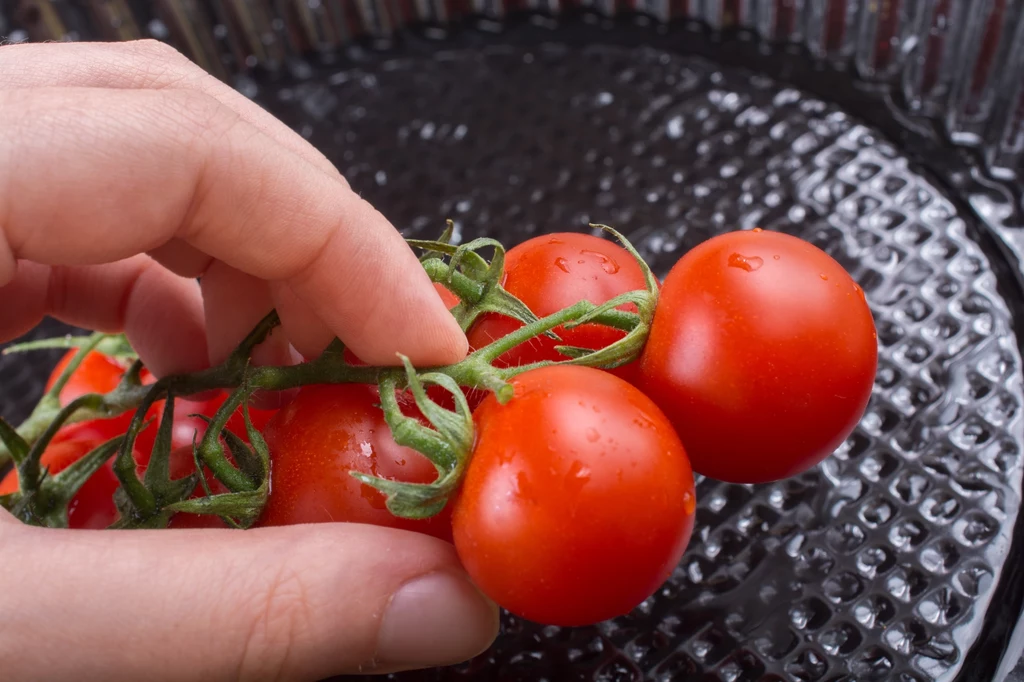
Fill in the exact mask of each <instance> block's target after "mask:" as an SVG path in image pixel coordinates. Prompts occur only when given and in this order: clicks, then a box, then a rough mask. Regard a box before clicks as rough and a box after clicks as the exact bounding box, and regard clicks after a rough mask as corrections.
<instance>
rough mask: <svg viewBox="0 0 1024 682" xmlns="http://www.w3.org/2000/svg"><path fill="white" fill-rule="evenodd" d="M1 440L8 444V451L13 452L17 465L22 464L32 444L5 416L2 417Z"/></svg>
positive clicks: (12, 457) (0, 419)
mask: <svg viewBox="0 0 1024 682" xmlns="http://www.w3.org/2000/svg"><path fill="white" fill-rule="evenodd" d="M0 441H2V442H3V444H4V445H5V446H7V451H8V452H9V453H10V454H11V459H13V460H14V465H15V466H18V465H20V464H21V463H22V462H24V461H25V458H26V457H28V451H29V450H30V449H31V446H30V445H29V444H28V442H27V441H26V440H25V439H24V438H22V437H21V436H20V435H19V434H18V432H17V431H15V430H14V427H13V426H11V425H10V424H8V423H7V421H6V420H5V419H4V418H3V417H0Z"/></svg>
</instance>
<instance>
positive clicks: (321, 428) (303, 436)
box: [258, 384, 451, 540]
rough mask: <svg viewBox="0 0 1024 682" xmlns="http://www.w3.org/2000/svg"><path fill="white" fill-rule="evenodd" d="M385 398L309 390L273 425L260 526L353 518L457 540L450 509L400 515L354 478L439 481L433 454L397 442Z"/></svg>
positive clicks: (357, 388)
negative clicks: (426, 516) (353, 473)
mask: <svg viewBox="0 0 1024 682" xmlns="http://www.w3.org/2000/svg"><path fill="white" fill-rule="evenodd" d="M379 401H380V398H379V394H378V393H377V389H376V388H375V387H373V386H367V385H364V384H341V385H334V386H306V387H304V388H302V389H301V390H300V391H299V393H298V394H297V395H296V396H295V398H294V399H293V400H292V401H291V402H290V403H289V404H288V405H286V406H285V407H283V408H282V409H281V410H280V412H278V414H277V415H275V416H274V417H273V418H272V419H271V420H270V423H268V424H267V427H266V430H265V432H264V437H265V439H266V441H267V445H268V446H269V448H270V495H269V498H268V500H267V504H266V507H265V508H264V510H263V514H262V516H261V517H260V520H259V522H258V525H261V526H281V525H291V524H298V523H325V522H329V521H349V522H356V523H369V524H374V525H378V526H390V527H393V528H404V529H407V530H415V531H419V532H422V533H428V534H430V535H434V536H436V537H440V538H442V539H446V540H447V539H450V538H451V525H450V520H449V515H448V513H447V511H444V512H442V513H441V514H438V515H437V516H434V517H432V518H430V519H425V520H410V519H403V518H399V517H396V516H394V515H392V514H391V512H389V511H388V509H387V507H386V504H385V497H384V495H383V494H382V493H380V492H379V491H377V490H376V489H374V488H371V487H370V486H368V485H364V484H363V483H360V482H359V481H357V480H356V479H354V478H353V477H352V476H351V475H349V471H352V470H354V471H361V472H363V473H367V474H371V475H374V476H380V477H382V478H387V479H390V480H400V481H405V482H409V483H429V482H431V481H433V480H435V479H436V478H437V470H436V469H435V468H434V465H433V464H431V463H430V461H429V460H427V458H426V457H424V456H423V455H421V454H420V453H418V452H416V451H415V450H412V449H410V448H405V447H401V446H399V445H398V444H397V443H395V441H394V439H393V438H392V437H391V431H390V430H389V429H388V425H387V423H386V422H385V421H384V413H383V412H382V411H381V409H380V408H379V407H377V404H378V403H379Z"/></svg>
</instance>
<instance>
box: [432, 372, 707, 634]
mask: <svg viewBox="0 0 1024 682" xmlns="http://www.w3.org/2000/svg"><path fill="white" fill-rule="evenodd" d="M512 384H513V385H514V387H515V395H514V397H513V398H512V399H511V400H510V401H509V402H508V403H507V404H506V405H501V404H499V403H498V402H497V400H496V399H495V398H494V397H493V396H490V397H488V398H487V399H485V400H484V402H483V403H481V405H480V407H479V408H478V409H477V411H476V413H475V415H474V417H475V421H476V427H477V434H476V446H475V448H474V451H473V456H472V459H471V460H470V463H469V466H468V470H467V473H466V477H465V479H464V481H463V484H462V488H461V490H460V492H459V494H458V497H457V498H456V500H455V503H454V509H453V511H452V528H453V534H454V538H455V546H456V549H457V551H458V554H459V557H460V559H461V560H462V562H463V565H464V566H465V567H466V570H467V571H468V572H469V575H470V576H471V578H472V579H473V581H474V583H475V584H476V585H478V586H479V587H480V588H481V590H483V592H484V593H485V594H487V595H488V596H489V597H491V598H492V599H494V600H495V601H496V602H497V603H498V604H499V605H501V606H502V607H504V608H506V609H508V610H509V611H511V612H512V613H514V614H516V615H519V616H521V617H523V618H526V619H529V620H533V621H537V622H541V623H545V624H550V625H562V626H577V625H587V624H591V623H596V622H599V621H602V620H605V619H607V618H611V617H614V616H618V615H621V614H624V613H626V612H628V611H630V610H631V609H633V608H634V607H636V606H637V605H638V604H639V603H640V602H641V601H643V600H644V599H646V598H647V597H648V596H650V595H651V594H652V593H653V592H654V591H655V590H656V589H657V588H658V586H659V585H661V584H662V583H663V582H664V580H665V579H666V578H667V577H668V576H669V575H670V574H671V572H672V570H673V569H674V568H675V566H676V564H677V563H678V561H679V559H680V557H681V555H682V553H683V550H684V549H685V547H686V544H687V542H688V541H689V538H690V534H691V532H692V529H693V519H694V508H695V499H696V498H695V491H694V480H693V473H692V471H691V469H690V465H689V461H688V460H687V457H686V453H685V451H684V449H683V446H682V444H681V443H680V441H679V439H678V437H677V436H676V434H675V432H674V431H673V430H672V427H671V425H670V424H669V423H668V421H667V419H666V418H665V416H664V415H663V414H662V413H661V411H660V410H659V409H658V408H657V407H656V406H655V405H654V403H652V402H651V401H650V400H649V399H648V398H647V397H646V396H644V395H643V394H642V393H641V392H640V391H639V390H637V389H636V388H635V387H633V386H632V385H630V384H629V383H627V382H625V381H623V380H622V379H620V378H618V377H616V376H613V375H611V374H609V373H607V372H602V371H599V370H594V369H590V368H586V367H574V366H561V367H548V368H544V369H539V370H532V371H530V372H526V373H524V374H522V375H520V376H518V377H516V378H515V379H513V380H512Z"/></svg>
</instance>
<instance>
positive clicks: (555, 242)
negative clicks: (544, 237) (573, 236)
mask: <svg viewBox="0 0 1024 682" xmlns="http://www.w3.org/2000/svg"><path fill="white" fill-rule="evenodd" d="M564 243H565V242H563V241H562V240H561V239H559V238H558V237H552V238H551V239H549V240H548V244H564Z"/></svg>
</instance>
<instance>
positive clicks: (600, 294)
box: [467, 232, 646, 399]
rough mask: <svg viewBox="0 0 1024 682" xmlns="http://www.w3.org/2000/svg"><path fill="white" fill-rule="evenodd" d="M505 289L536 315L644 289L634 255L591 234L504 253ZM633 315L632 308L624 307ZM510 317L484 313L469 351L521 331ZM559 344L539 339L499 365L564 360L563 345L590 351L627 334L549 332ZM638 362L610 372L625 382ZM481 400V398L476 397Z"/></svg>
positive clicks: (540, 240)
mask: <svg viewBox="0 0 1024 682" xmlns="http://www.w3.org/2000/svg"><path fill="white" fill-rule="evenodd" d="M502 285H503V286H504V287H505V289H506V290H507V291H508V292H509V293H511V294H512V295H513V296H515V297H516V298H518V299H519V300H520V301H522V302H523V303H525V304H526V306H527V307H528V308H529V309H530V310H531V311H533V313H534V314H535V315H536V316H537V317H545V316H547V315H551V314H553V313H557V312H558V311H559V310H562V309H563V308H567V307H569V306H571V305H573V304H575V303H578V302H579V301H590V302H591V303H597V304H600V303H604V302H606V301H608V300H610V299H612V298H615V297H616V296H618V295H620V294H624V293H627V292H629V291H636V290H638V289H644V288H645V287H646V283H645V280H644V274H643V271H642V270H641V269H640V266H639V265H638V264H637V262H636V260H635V259H634V258H633V256H631V255H630V253H629V252H628V251H626V250H625V249H624V248H622V247H621V246H619V245H618V244H616V243H614V242H612V241H610V240H608V239H602V238H600V237H595V236H593V235H590V234H584V233H578V232H565V233H555V234H547V235H543V236H539V237H534V238H532V239H529V240H527V241H525V242H523V243H521V244H518V245H517V246H514V247H513V248H511V249H509V251H508V253H507V254H506V255H505V279H504V280H503V282H502ZM624 309H625V310H632V311H634V312H635V311H636V307H635V306H627V307H624ZM522 326H523V325H522V323H520V322H518V321H517V320H514V319H512V318H510V317H505V316H503V315H498V314H495V313H488V314H485V315H483V316H482V317H481V318H480V319H479V320H477V321H476V322H475V323H474V324H473V326H472V327H471V328H470V330H469V332H468V334H467V335H468V337H469V344H470V347H471V348H482V347H483V346H486V345H487V344H489V343H491V342H492V341H494V340H496V339H499V338H501V337H503V336H506V335H508V334H510V333H511V332H513V331H515V330H516V329H519V328H520V327H522ZM553 331H554V332H555V334H557V335H558V336H559V338H560V339H561V341H555V340H554V339H551V338H549V337H546V336H540V337H537V338H535V339H532V340H530V341H529V342H528V343H525V344H521V345H519V346H517V347H515V348H513V349H512V350H510V351H508V352H507V353H505V354H503V355H502V356H501V357H499V358H498V360H497V362H496V363H495V364H496V365H497V366H499V367H512V366H518V365H526V364H530V363H533V362H539V361H541V360H565V359H566V357H565V356H564V355H561V354H560V353H558V352H557V351H556V350H555V347H556V346H559V345H567V346H577V347H580V348H591V349H594V350H597V349H600V348H604V347H605V346H608V345H610V344H611V343H614V342H615V341H617V340H619V339H621V338H622V337H623V336H624V335H625V333H624V332H622V331H619V330H617V329H612V328H610V327H606V326H603V325H599V324H584V325H580V326H579V327H575V328H573V329H565V328H563V327H557V328H555V329H554V330H553ZM635 364H636V363H631V364H630V365H626V366H624V367H620V368H616V369H615V370H612V371H613V372H614V373H616V374H619V375H620V376H622V377H623V378H625V379H627V380H629V379H630V378H631V376H632V372H633V370H634V366H635ZM477 398H478V399H482V396H477Z"/></svg>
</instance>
